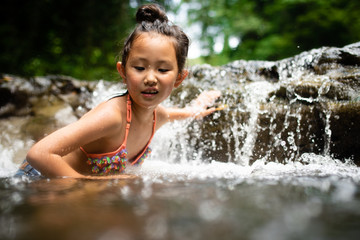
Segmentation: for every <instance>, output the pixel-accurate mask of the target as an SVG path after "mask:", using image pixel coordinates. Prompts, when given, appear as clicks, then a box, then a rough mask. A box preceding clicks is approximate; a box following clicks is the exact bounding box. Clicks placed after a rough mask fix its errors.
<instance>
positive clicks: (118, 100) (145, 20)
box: [20, 4, 220, 178]
mask: <svg viewBox="0 0 360 240" xmlns="http://www.w3.org/2000/svg"><path fill="white" fill-rule="evenodd" d="M136 20H137V23H138V24H137V26H136V28H135V30H134V31H133V32H132V33H131V34H130V36H129V37H128V39H127V40H126V41H125V45H124V49H123V52H122V61H121V62H118V63H117V65H116V67H117V70H118V72H119V74H120V76H121V77H122V78H123V80H124V82H125V84H126V86H127V93H125V94H124V95H118V96H116V97H113V98H111V99H110V100H108V101H105V102H103V103H101V104H100V105H98V106H97V107H96V108H94V109H92V110H91V111H89V112H88V113H87V114H85V115H84V116H83V117H82V118H81V119H79V120H78V121H77V122H75V123H73V124H70V125H68V126H66V127H64V128H62V129H60V130H57V131H55V132H54V133H52V134H50V135H49V136H47V137H45V138H44V139H42V140H40V141H39V142H38V143H36V144H35V145H34V146H33V147H32V148H31V149H30V151H29V152H28V154H27V156H26V160H27V161H25V162H24V163H23V165H22V166H21V167H20V169H21V170H20V172H22V173H23V174H24V173H25V174H27V175H37V174H39V175H40V174H41V175H43V176H46V177H57V176H69V177H75V178H84V177H99V176H100V175H110V177H121V176H123V177H124V176H125V175H117V176H116V175H114V174H118V173H123V172H124V170H125V168H126V166H127V165H139V164H141V163H142V162H143V161H144V159H145V158H146V157H147V156H148V155H149V154H150V149H149V147H148V146H149V144H150V141H151V139H152V137H153V135H154V133H155V131H156V130H157V129H159V128H160V127H161V126H162V125H164V124H165V123H167V122H169V121H174V120H178V119H184V118H189V117H203V116H206V115H208V114H210V113H212V112H214V111H215V108H210V109H207V107H208V105H210V104H212V103H213V101H214V100H215V99H216V98H218V97H219V96H220V93H219V92H218V91H209V92H204V93H202V94H200V96H199V97H198V98H197V99H196V101H194V103H193V104H192V105H191V106H189V107H186V108H181V109H170V108H164V107H162V106H160V105H159V104H160V103H161V102H162V101H164V100H165V99H166V98H167V97H168V96H169V95H170V93H171V91H172V90H173V88H176V87H178V86H179V85H180V84H181V82H182V81H183V80H184V79H185V78H186V76H187V75H188V72H187V71H186V70H184V65H185V61H186V57H187V52H188V45H189V39H188V37H187V36H186V34H185V33H184V32H183V31H182V30H181V29H180V28H179V27H178V26H176V25H173V24H171V23H170V22H169V21H168V18H167V16H166V14H165V13H164V12H163V10H162V9H161V8H160V7H159V6H157V5H154V4H150V5H144V6H142V7H140V8H139V9H138V11H137V13H136ZM106 177H109V176H104V178H106Z"/></svg>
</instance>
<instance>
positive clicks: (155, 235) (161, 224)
mask: <svg viewBox="0 0 360 240" xmlns="http://www.w3.org/2000/svg"><path fill="white" fill-rule="evenodd" d="M167 231H168V226H167V222H166V218H165V217H164V216H162V215H153V216H151V217H149V218H147V220H146V224H145V233H146V236H147V237H148V239H165V236H166V234H167Z"/></svg>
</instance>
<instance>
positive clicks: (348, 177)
mask: <svg viewBox="0 0 360 240" xmlns="http://www.w3.org/2000/svg"><path fill="white" fill-rule="evenodd" d="M358 46H360V44H358ZM302 56H303V57H301V56H300V57H299V59H300V60H298V61H297V63H299V62H301V61H302V62H301V64H302V66H305V65H308V64H309V62H311V61H314V60H313V59H315V58H316V54H315V53H314V52H310V53H306V54H304V55H302ZM304 59H305V60H304ZM304 61H305V62H304ZM306 61H307V62H306ZM243 63H244V62H241V61H239V62H234V63H231V64H229V65H227V66H225V67H223V68H212V67H210V66H198V67H193V68H192V74H191V75H190V77H189V79H187V80H186V83H184V84H183V86H181V87H180V88H178V89H176V90H175V91H174V92H173V94H172V95H171V96H170V98H169V99H168V100H166V101H165V102H164V105H165V106H178V107H182V106H184V105H185V104H187V103H189V102H190V101H191V99H193V98H194V97H195V96H196V95H197V94H199V93H200V92H201V91H203V90H208V89H218V90H220V91H221V92H222V97H221V98H220V99H219V100H218V102H217V103H216V104H217V105H218V106H223V107H224V109H223V110H221V111H218V112H215V113H214V114H213V115H211V116H208V117H206V118H204V119H202V120H186V121H181V122H180V121H179V122H173V123H169V124H167V125H165V126H164V127H163V128H161V129H160V130H159V131H158V132H157V133H156V134H155V137H154V139H153V141H152V143H151V147H152V155H151V157H150V159H147V160H146V161H145V162H144V164H143V165H142V166H141V168H130V169H128V172H127V173H129V174H130V175H132V176H133V177H132V178H129V179H122V180H79V179H72V178H54V179H46V178H39V179H29V178H26V177H24V178H14V177H13V174H14V173H15V172H16V169H17V168H18V166H19V164H20V163H21V162H22V160H23V159H24V157H25V155H26V152H27V150H28V149H29V148H30V147H31V146H32V145H33V144H34V142H35V141H36V140H38V138H41V136H43V135H45V134H46V133H48V132H49V131H51V130H54V129H56V128H58V127H59V126H63V125H65V124H68V123H70V122H72V121H75V120H76V119H77V117H78V116H77V115H76V114H74V112H77V113H79V112H82V109H83V108H91V107H94V106H95V105H96V104H98V103H99V102H101V101H103V100H104V99H105V98H106V96H109V95H111V93H113V92H118V91H119V89H121V88H122V87H123V86H122V85H121V84H117V83H109V82H106V81H98V82H97V83H96V84H95V85H96V86H95V87H94V89H93V90H92V91H91V93H90V94H88V95H89V96H90V97H89V98H87V100H86V103H85V104H83V105H81V106H76V107H74V106H73V105H72V106H71V107H70V105H66V104H63V103H62V104H57V105H56V104H55V105H51V106H50V107H49V106H46V108H45V107H44V105H41V106H42V107H41V109H42V111H43V112H45V110H44V109H47V110H46V111H50V110H49V109H51V114H48V115H50V116H48V117H47V118H46V119H47V120H46V121H40V123H39V125H40V126H41V129H42V131H44V133H39V130H33V129H32V128H29V122H30V123H32V124H30V125H31V126H33V125H35V123H36V121H39V119H40V118H39V117H38V116H40V115H39V114H40V113H39V112H37V113H35V114H32V115H26V116H9V117H6V118H2V119H1V120H0V131H1V138H0V159H1V160H0V213H1V215H0V239H4V240H5V239H77V240H81V239H99V240H110V239H124V240H128V239H129V240H130V239H207V240H212V239H249V240H263V239H267V240H282V239H299V240H300V239H317V240H321V239H324V240H325V239H326V240H329V239H330V240H331V239H354V240H355V239H358V238H359V236H360V168H359V167H358V164H359V155H357V152H358V150H356V149H355V148H354V146H355V147H356V145H357V147H358V146H359V142H358V141H357V139H358V138H356V137H354V138H352V137H351V136H355V135H351V134H356V136H358V132H356V131H355V130H356V129H358V128H357V126H358V122H354V120H353V119H358V118H359V116H358V114H357V115H356V114H355V115H350V114H349V115H346V116H345V115H344V112H345V111H343V109H344V108H345V107H346V106H348V105H349V104H350V106H351V107H353V106H355V109H359V105H360V104H359V102H360V98H359V91H358V88H357V85H356V86H354V85H351V86H352V88H351V89H350V90H349V89H347V90H346V91H344V92H346V93H347V95H346V96H344V95H341V94H342V92H340V93H341V94H340V93H339V92H338V94H334V93H333V92H332V90H331V89H332V88H333V86H337V87H338V88H340V89H343V88H344V87H343V85H341V84H340V83H339V81H335V80H334V78H333V77H331V76H333V75H331V76H330V75H329V74H328V75H326V74H320V73H318V74H315V75H314V74H309V75H306V76H305V75H304V74H302V73H304V72H306V71H307V70H306V68H298V67H297V65H296V64H295V63H294V62H293V63H292V64H293V66H294V69H297V71H296V74H295V73H294V71H293V72H292V73H293V74H292V75H291V76H290V75H289V67H288V66H289V65H288V66H287V67H285V68H284V69H283V70H281V69H280V66H282V65H281V64H284V62H279V63H276V64H277V65H276V66H277V68H278V69H280V70H278V72H279V73H280V74H278V75H276V74H275V78H277V80H274V79H273V77H274V75H271V73H273V72H274V71H273V70H274V66H275V65H274V63H269V62H265V63H261V64H263V65H262V68H261V69H265V70H266V69H268V70H269V69H270V70H271V71H268V72H267V73H265V75H264V71H262V74H260V76H257V77H254V76H253V75H252V74H257V72H256V71H255V70H256V69H255V68H248V69H247V73H246V76H247V77H241V76H243V75H242V74H244V72H241V71H234V70H231V69H234V68H235V66H240V65H242V64H243ZM257 64H259V62H253V63H251V64H250V65H249V66H254V65H257ZM295 65H296V66H295ZM348 65H349V64H348ZM348 65H346V66H348ZM355 65H356V64H355ZM331 66H333V65H331ZM357 66H358V65H356V66H355V68H352V70H351V71H352V73H353V74H354V75H355V76H357V77H358V76H359V70H358V67H357ZM229 69H230V70H229ZM344 69H345V68H341V71H337V72H336V74H337V73H338V72H341V73H342V74H344V75H346V72H345V70H346V69H345V70H344ZM354 69H355V70H354ZM252 70H253V71H252ZM285 70H286V72H285ZM322 71H323V72H324V70H322ZM354 71H355V72H354ZM327 73H331V74H335V73H334V68H332V70H331V71H327ZM336 74H335V75H336ZM264 76H265V77H264ZM329 76H330V77H329ZM346 76H347V78H346V79H348V78H349V77H348V75H346ZM254 78H256V79H255V80H254ZM234 79H235V80H234ZM295 82H296V84H295ZM299 82H300V83H301V84H298V83H299ZM310 82H311V83H312V85H311V84H309V83H310ZM299 86H306V88H300V87H299ZM309 86H310V87H309ZM312 86H316V87H312ZM284 89H285V90H284ZM303 89H306V90H307V91H306V92H304V91H305V90H303ZM314 89H315V90H314ZM284 91H285V92H284ZM335 95H336V96H335ZM334 96H335V97H334ZM50 102H51V101H48V102H47V103H50ZM356 111H358V110H356ZM348 112H349V111H347V113H348ZM357 113H358V112H357ZM37 114H38V115H37ZM349 119H350V120H351V121H352V124H349V126H353V128H351V129H352V130H351V131H344V130H341V131H340V130H339V127H342V126H344V125H346V124H347V122H348V121H350V120H349ZM35 120H36V121H35ZM341 121H343V122H341ZM44 122H46V124H44ZM346 126H347V125H346ZM354 129H355V130H354ZM354 131H355V133H353V132H354ZM339 132H341V133H342V134H343V135H346V134H348V135H346V136H350V137H348V138H350V139H349V142H346V145H347V146H349V148H346V146H341V147H338V146H339V145H338V144H340V142H341V141H342V140H341V138H340V135H341V134H340V135H339ZM30 133H31V134H30ZM42 134H43V135H42ZM35 136H36V137H35ZM39 136H40V137H39ZM351 138H352V139H351ZM354 142H355V143H354ZM351 144H355V145H351ZM351 149H353V151H351ZM357 149H358V148H357ZM345 150H346V151H345Z"/></svg>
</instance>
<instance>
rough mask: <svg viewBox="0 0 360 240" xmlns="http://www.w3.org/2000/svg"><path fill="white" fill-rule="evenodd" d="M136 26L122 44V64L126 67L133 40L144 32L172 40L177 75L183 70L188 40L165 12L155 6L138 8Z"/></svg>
mask: <svg viewBox="0 0 360 240" xmlns="http://www.w3.org/2000/svg"><path fill="white" fill-rule="evenodd" d="M136 22H137V25H136V27H135V29H134V31H133V32H132V33H131V34H130V35H129V37H128V38H127V39H126V41H125V43H124V48H123V51H122V59H121V61H122V64H123V66H125V65H126V62H127V59H128V57H129V53H130V50H131V45H132V44H133V42H134V40H135V39H136V38H137V37H138V36H139V35H140V34H141V33H145V32H155V33H159V34H162V35H165V36H168V37H171V38H173V40H174V47H175V52H176V60H177V65H178V69H179V73H180V72H181V71H182V70H183V69H184V66H185V62H186V57H187V54H188V48H189V42H190V41H189V38H188V37H187V35H186V34H185V33H184V32H183V31H182V29H181V28H180V27H178V26H177V25H173V24H172V23H171V22H170V21H169V20H168V18H167V16H166V13H165V11H164V10H163V9H162V8H161V7H160V6H159V5H157V4H148V5H143V6H141V7H139V9H138V10H137V12H136Z"/></svg>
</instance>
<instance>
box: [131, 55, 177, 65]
mask: <svg viewBox="0 0 360 240" xmlns="http://www.w3.org/2000/svg"><path fill="white" fill-rule="evenodd" d="M133 61H141V62H148V60H147V58H142V57H140V58H136V59H133ZM156 64H171V61H170V60H160V61H156Z"/></svg>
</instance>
